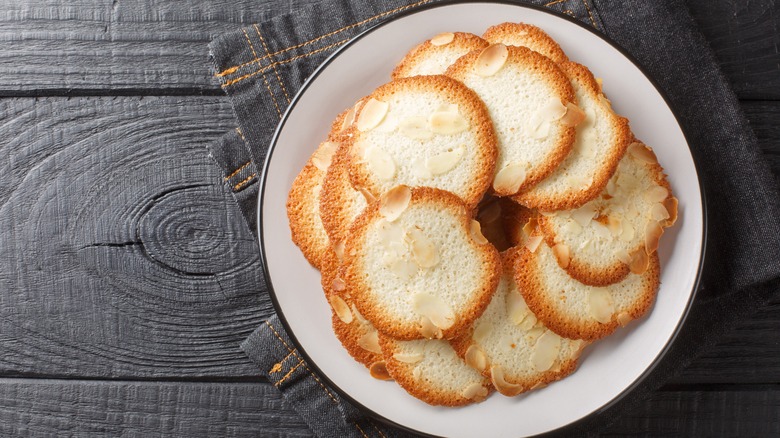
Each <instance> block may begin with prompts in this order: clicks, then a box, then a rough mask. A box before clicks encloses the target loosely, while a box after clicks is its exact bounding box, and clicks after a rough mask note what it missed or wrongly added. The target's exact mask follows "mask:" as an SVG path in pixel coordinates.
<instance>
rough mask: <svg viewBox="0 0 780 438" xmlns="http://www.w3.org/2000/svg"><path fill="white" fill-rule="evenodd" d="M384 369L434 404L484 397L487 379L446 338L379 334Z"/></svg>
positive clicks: (463, 402)
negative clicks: (406, 338)
mask: <svg viewBox="0 0 780 438" xmlns="http://www.w3.org/2000/svg"><path fill="white" fill-rule="evenodd" d="M380 345H381V346H382V351H383V352H384V353H385V365H386V367H387V371H388V373H389V374H390V377H392V378H393V379H394V380H395V381H396V382H398V384H399V385H400V386H401V387H402V388H403V389H405V390H406V392H408V393H409V394H411V395H412V396H414V397H416V398H418V399H420V400H422V401H424V402H425V403H428V404H430V405H436V406H463V405H468V404H471V403H477V402H481V401H483V400H485V399H486V398H487V396H488V394H490V392H491V391H492V386H491V384H490V380H488V379H487V378H485V377H484V376H482V375H481V374H480V373H479V372H477V371H476V370H474V369H473V368H471V367H469V366H468V365H466V363H465V362H464V361H463V359H461V358H460V357H458V355H457V354H455V350H453V349H452V346H451V345H450V344H449V342H447V341H445V340H438V339H433V340H428V339H423V340H416V341H398V340H395V339H391V338H387V337H385V336H380Z"/></svg>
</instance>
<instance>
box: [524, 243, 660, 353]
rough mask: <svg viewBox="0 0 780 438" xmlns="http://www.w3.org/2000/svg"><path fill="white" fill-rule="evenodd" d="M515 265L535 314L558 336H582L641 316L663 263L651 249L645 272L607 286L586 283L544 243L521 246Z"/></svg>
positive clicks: (598, 333)
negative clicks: (571, 273)
mask: <svg viewBox="0 0 780 438" xmlns="http://www.w3.org/2000/svg"><path fill="white" fill-rule="evenodd" d="M514 267H515V278H516V281H517V283H518V285H519V289H520V292H521V293H522V294H523V298H524V299H525V301H526V303H527V304H528V307H529V308H530V309H531V311H532V312H533V313H534V314H535V315H536V316H537V317H538V318H539V320H541V321H542V322H543V323H544V324H545V325H546V326H547V327H549V328H550V330H553V331H554V332H555V333H558V334H559V335H561V336H564V337H567V338H572V339H586V340H595V339H599V338H602V337H604V336H607V335H609V334H611V333H612V332H614V331H615V329H617V328H618V326H621V325H626V324H627V323H628V322H629V321H631V320H634V319H637V318H640V317H641V316H643V315H644V314H645V313H646V312H647V311H648V310H649V309H650V307H651V306H652V304H653V301H654V300H655V296H656V293H657V291H658V286H659V284H660V269H661V268H660V263H659V261H658V254H657V253H653V254H652V255H650V257H649V262H648V267H647V269H646V270H645V272H644V273H643V274H641V275H638V274H629V275H628V276H627V277H626V278H624V279H623V280H622V281H620V282H618V283H615V284H612V285H609V286H604V287H593V286H587V285H585V284H582V283H580V282H579V281H577V280H575V279H573V278H572V277H571V276H569V275H568V274H567V273H566V271H564V270H563V269H561V267H560V266H558V261H557V259H556V256H555V254H554V253H553V250H552V249H551V248H550V247H549V246H547V244H546V243H542V244H541V245H539V247H538V248H537V249H536V251H534V252H531V251H529V250H528V249H526V248H523V249H522V250H521V251H520V255H519V257H518V259H517V262H516V263H515V264H514Z"/></svg>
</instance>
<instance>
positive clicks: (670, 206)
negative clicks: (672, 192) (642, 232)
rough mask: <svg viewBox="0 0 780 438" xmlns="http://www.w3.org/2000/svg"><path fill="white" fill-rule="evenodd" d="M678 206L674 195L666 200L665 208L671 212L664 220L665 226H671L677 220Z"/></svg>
mask: <svg viewBox="0 0 780 438" xmlns="http://www.w3.org/2000/svg"><path fill="white" fill-rule="evenodd" d="M677 207H678V201H677V198H675V197H674V196H670V197H668V198H666V200H665V201H664V208H666V212H667V213H668V214H669V218H667V220H666V221H665V222H664V226H665V227H671V226H672V225H674V223H675V222H677Z"/></svg>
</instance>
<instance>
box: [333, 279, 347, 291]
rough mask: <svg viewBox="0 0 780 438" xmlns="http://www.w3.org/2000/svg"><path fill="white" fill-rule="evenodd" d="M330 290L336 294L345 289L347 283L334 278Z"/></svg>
mask: <svg viewBox="0 0 780 438" xmlns="http://www.w3.org/2000/svg"><path fill="white" fill-rule="evenodd" d="M330 288H331V289H333V290H334V291H336V292H341V291H343V290H344V289H346V288H347V282H346V281H344V280H343V279H341V278H339V277H336V278H334V279H333V282H331V284H330Z"/></svg>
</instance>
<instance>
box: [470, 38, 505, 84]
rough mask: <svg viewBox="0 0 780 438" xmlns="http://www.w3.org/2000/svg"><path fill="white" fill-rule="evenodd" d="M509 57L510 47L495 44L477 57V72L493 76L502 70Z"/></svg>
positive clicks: (481, 74)
mask: <svg viewBox="0 0 780 438" xmlns="http://www.w3.org/2000/svg"><path fill="white" fill-rule="evenodd" d="M507 58H509V49H507V48H506V46H505V45H503V44H493V45H491V46H489V47H487V48H485V50H483V51H482V53H480V54H479V56H478V57H477V62H476V64H475V72H476V73H477V74H478V75H480V76H493V75H494V74H496V73H498V71H499V70H501V67H503V66H504V64H506V60H507Z"/></svg>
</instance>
